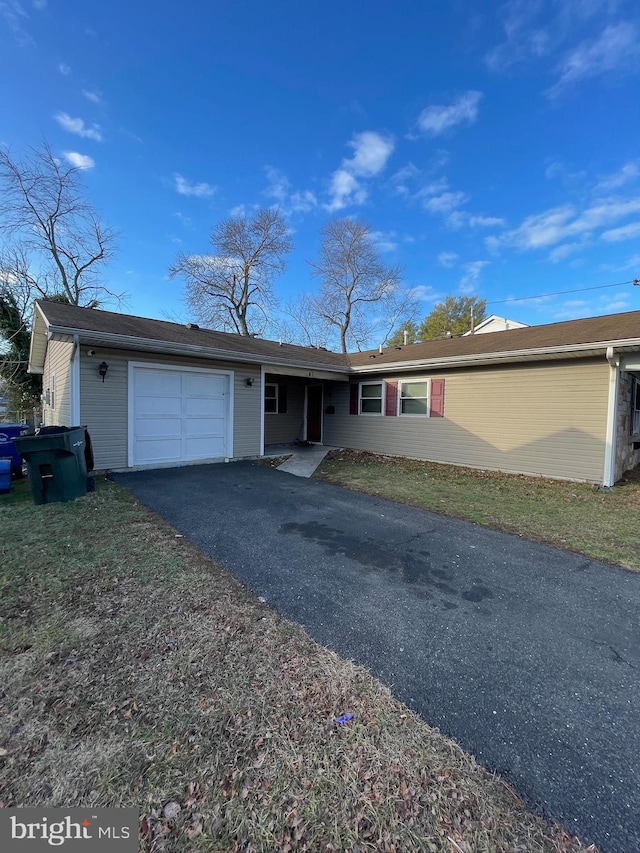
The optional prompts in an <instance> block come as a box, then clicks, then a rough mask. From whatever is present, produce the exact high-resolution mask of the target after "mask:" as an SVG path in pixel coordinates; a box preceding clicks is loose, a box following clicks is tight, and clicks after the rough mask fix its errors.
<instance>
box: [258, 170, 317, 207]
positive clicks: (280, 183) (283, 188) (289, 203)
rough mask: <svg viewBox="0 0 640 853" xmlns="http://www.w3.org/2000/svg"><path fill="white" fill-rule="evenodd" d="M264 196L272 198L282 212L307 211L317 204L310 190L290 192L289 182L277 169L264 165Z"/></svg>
mask: <svg viewBox="0 0 640 853" xmlns="http://www.w3.org/2000/svg"><path fill="white" fill-rule="evenodd" d="M265 172H266V173H267V180H268V184H267V188H266V189H265V191H264V194H265V195H266V196H269V197H270V198H274V199H275V200H276V201H277V202H278V206H279V207H281V208H282V210H283V212H284V213H308V212H309V211H310V210H313V209H314V208H315V207H317V206H318V199H317V198H316V196H315V193H313V192H312V191H311V190H303V191H296V192H291V182H290V181H289V179H288V178H287V176H286V175H285V174H284V173H283V172H281V171H280V170H279V169H274V168H273V167H272V166H266V167H265Z"/></svg>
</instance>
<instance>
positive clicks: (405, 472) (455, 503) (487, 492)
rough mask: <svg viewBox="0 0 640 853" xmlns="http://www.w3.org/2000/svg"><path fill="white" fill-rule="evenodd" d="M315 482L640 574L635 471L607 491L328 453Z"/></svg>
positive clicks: (639, 481) (639, 485)
mask: <svg viewBox="0 0 640 853" xmlns="http://www.w3.org/2000/svg"><path fill="white" fill-rule="evenodd" d="M315 476H316V477H318V478H319V479H322V480H327V481H328V482H330V483H336V484H337V485H340V486H344V487H346V488H349V489H354V490H355V491H359V492H367V493H368V494H373V495H379V496H380V497H383V498H388V499H389V500H394V501H399V502H401V503H405V504H410V505H411V506H417V507H420V508H421V509H428V510H430V511H432V512H438V513H441V514H443V515H451V516H454V517H456V518H462V519H465V520H466V521H472V522H475V523H476V524H482V525H484V526H485V527H492V528H493V529H494V530H502V531H504V532H505V533H512V534H515V535H517V536H524V537H525V538H526V539H531V540H532V541H535V542H544V543H547V544H549V545H554V546H556V547H558V548H564V549H567V550H571V551H577V552H579V553H581V554H586V555H588V556H589V557H594V558H596V559H598V560H605V561H607V562H610V563H615V564H617V565H619V566H624V567H625V568H627V569H632V570H634V571H640V526H638V525H637V524H634V523H632V522H631V519H632V518H635V517H636V516H637V514H638V510H639V509H640V472H638V471H636V472H629V473H628V474H627V475H625V477H624V478H623V479H622V480H621V481H620V482H619V483H616V485H615V487H614V488H613V489H611V490H604V489H598V488H597V487H594V486H591V485H586V484H584V483H568V482H566V481H561V480H549V479H545V478H543V477H525V476H523V475H520V474H501V473H499V472H496V471H479V470H476V469H474V468H462V467H459V466H457V465H440V464H438V463H436V462H421V461H419V460H415V459H406V458H403V457H397V456H380V455H378V454H374V453H365V452H362V451H354V450H340V451H332V452H331V453H330V454H328V456H327V457H326V458H325V459H324V460H323V462H322V463H321V465H320V467H319V468H318V471H317V472H316V474H315Z"/></svg>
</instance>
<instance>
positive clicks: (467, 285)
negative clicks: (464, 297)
mask: <svg viewBox="0 0 640 853" xmlns="http://www.w3.org/2000/svg"><path fill="white" fill-rule="evenodd" d="M489 263H490V262H489V261H469V262H468V263H466V264H464V265H463V269H464V271H465V274H464V275H463V276H462V278H461V279H460V283H459V284H458V290H459V291H460V293H473V291H474V290H475V289H476V285H477V283H478V279H479V278H480V273H481V272H482V270H483V269H484V268H485V267H486V266H488V265H489Z"/></svg>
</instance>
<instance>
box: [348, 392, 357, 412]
mask: <svg viewBox="0 0 640 853" xmlns="http://www.w3.org/2000/svg"><path fill="white" fill-rule="evenodd" d="M349 393H350V396H349V414H350V415H357V414H358V386H357V385H351V387H350V388H349Z"/></svg>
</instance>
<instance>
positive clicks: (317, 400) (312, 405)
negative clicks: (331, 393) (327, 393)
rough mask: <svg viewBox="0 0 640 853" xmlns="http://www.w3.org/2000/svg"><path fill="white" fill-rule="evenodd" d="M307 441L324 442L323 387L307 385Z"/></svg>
mask: <svg viewBox="0 0 640 853" xmlns="http://www.w3.org/2000/svg"><path fill="white" fill-rule="evenodd" d="M307 441H318V442H320V441H322V385H307Z"/></svg>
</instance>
